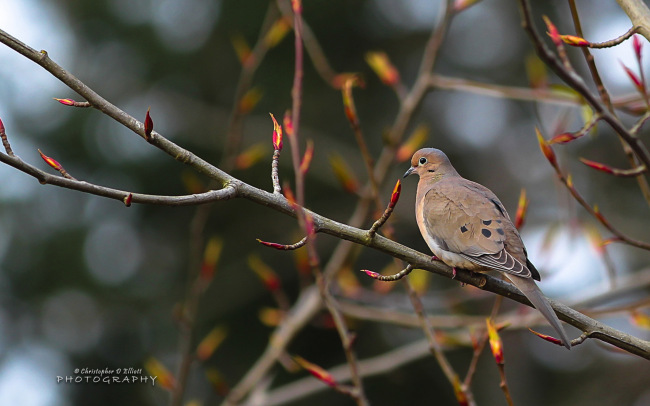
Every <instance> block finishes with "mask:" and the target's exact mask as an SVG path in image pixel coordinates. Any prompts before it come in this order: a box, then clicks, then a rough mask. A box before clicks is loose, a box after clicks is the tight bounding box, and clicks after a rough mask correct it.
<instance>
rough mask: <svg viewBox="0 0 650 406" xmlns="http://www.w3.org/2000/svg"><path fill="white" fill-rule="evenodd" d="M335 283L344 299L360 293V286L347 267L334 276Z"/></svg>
mask: <svg viewBox="0 0 650 406" xmlns="http://www.w3.org/2000/svg"><path fill="white" fill-rule="evenodd" d="M336 282H337V283H338V285H339V287H340V288H341V291H342V292H343V295H344V296H346V297H355V296H357V295H358V294H359V292H360V291H361V284H360V283H359V280H358V279H357V277H356V275H355V274H354V273H353V272H352V269H350V267H349V266H346V267H345V268H343V269H341V270H340V271H339V272H338V273H337V274H336Z"/></svg>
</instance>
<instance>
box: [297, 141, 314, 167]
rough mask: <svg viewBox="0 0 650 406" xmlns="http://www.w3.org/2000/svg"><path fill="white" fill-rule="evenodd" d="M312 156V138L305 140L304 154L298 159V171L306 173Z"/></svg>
mask: <svg viewBox="0 0 650 406" xmlns="http://www.w3.org/2000/svg"><path fill="white" fill-rule="evenodd" d="M313 156H314V142H313V141H312V140H307V148H306V149H305V155H303V157H302V161H300V172H302V173H303V174H305V173H307V171H308V170H309V165H311V159H312V158H313Z"/></svg>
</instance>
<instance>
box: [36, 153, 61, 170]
mask: <svg viewBox="0 0 650 406" xmlns="http://www.w3.org/2000/svg"><path fill="white" fill-rule="evenodd" d="M38 153H39V154H41V158H43V161H45V163H47V164H48V165H50V166H51V167H52V168H54V169H56V170H57V171H60V170H61V169H62V168H63V167H62V166H61V164H60V163H58V162H57V161H56V160H55V159H52V158H50V157H49V156H47V155H45V154H44V153H42V152H41V150H40V149H39V150H38Z"/></svg>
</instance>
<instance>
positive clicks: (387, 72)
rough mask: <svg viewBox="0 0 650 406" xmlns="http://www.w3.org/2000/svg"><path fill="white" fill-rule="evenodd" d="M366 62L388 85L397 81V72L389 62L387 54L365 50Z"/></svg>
mask: <svg viewBox="0 0 650 406" xmlns="http://www.w3.org/2000/svg"><path fill="white" fill-rule="evenodd" d="M366 62H367V63H368V65H370V67H371V68H372V70H374V71H375V73H376V74H377V76H379V79H380V80H381V81H382V83H384V84H385V85H388V86H394V85H396V84H397V83H399V80H400V77H399V72H398V71H397V69H395V67H394V66H393V64H392V63H391V62H390V59H389V58H388V55H386V53H384V52H367V53H366Z"/></svg>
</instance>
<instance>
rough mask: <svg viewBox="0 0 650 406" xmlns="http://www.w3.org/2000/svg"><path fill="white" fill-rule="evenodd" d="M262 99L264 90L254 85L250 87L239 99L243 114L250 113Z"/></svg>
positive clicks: (240, 109)
mask: <svg viewBox="0 0 650 406" xmlns="http://www.w3.org/2000/svg"><path fill="white" fill-rule="evenodd" d="M261 99H262V91H261V90H260V89H259V88H257V87H253V88H251V89H249V90H248V91H247V92H246V93H245V94H244V96H243V97H242V98H241V100H240V101H239V111H241V112H242V114H248V113H250V112H251V111H252V110H253V109H254V108H255V106H257V103H259V101H260V100H261Z"/></svg>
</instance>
